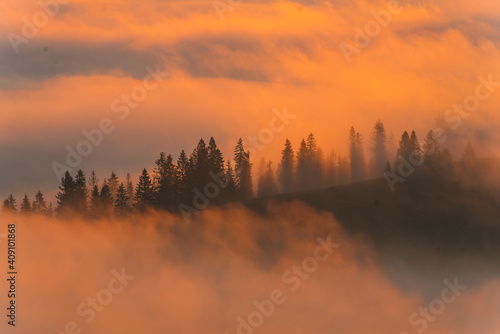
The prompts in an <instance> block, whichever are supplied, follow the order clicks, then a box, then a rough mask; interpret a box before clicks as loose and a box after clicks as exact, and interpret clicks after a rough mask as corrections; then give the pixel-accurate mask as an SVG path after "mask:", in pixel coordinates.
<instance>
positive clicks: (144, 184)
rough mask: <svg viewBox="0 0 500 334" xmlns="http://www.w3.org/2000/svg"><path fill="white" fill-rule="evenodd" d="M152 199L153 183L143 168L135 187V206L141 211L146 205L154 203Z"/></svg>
mask: <svg viewBox="0 0 500 334" xmlns="http://www.w3.org/2000/svg"><path fill="white" fill-rule="evenodd" d="M154 199H155V196H154V190H153V183H152V182H151V177H150V176H149V173H148V171H147V169H146V168H144V169H143V170H142V174H141V176H140V177H139V182H138V183H137V186H136V187H135V208H136V209H137V210H138V211H140V212H143V211H145V210H146V208H147V207H150V206H153V205H154Z"/></svg>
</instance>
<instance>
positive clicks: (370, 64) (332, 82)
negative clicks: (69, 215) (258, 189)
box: [0, 0, 500, 202]
mask: <svg viewBox="0 0 500 334" xmlns="http://www.w3.org/2000/svg"><path fill="white" fill-rule="evenodd" d="M40 3H43V4H45V10H44V9H43V8H42V5H41V4H40ZM40 3H39V2H38V1H23V0H5V1H2V2H1V3H0V13H1V14H0V17H1V20H0V35H1V36H2V39H1V40H0V113H1V122H0V196H2V197H5V196H6V195H8V194H9V193H14V194H15V195H16V197H18V202H19V201H20V197H21V196H22V195H24V194H25V193H27V194H29V195H30V196H31V197H33V196H34V193H35V192H36V191H37V190H38V189H41V190H42V191H44V192H45V193H47V194H52V193H53V192H54V191H55V190H56V188H57V185H58V183H59V182H58V174H57V173H56V172H55V169H54V165H57V166H59V167H60V168H59V170H60V169H61V168H64V167H61V166H66V167H68V168H71V169H72V170H76V169H79V168H81V169H83V170H84V171H85V172H86V173H87V174H89V173H90V171H92V170H95V171H96V172H97V174H98V177H100V178H101V179H102V178H103V177H109V174H110V173H111V171H115V172H116V173H117V174H118V175H119V176H120V177H122V178H123V177H124V175H125V173H127V172H130V173H131V174H132V175H133V176H135V175H137V174H138V173H139V172H140V170H141V169H142V168H144V167H147V168H148V169H150V168H152V167H153V165H154V160H155V159H156V158H157V156H158V155H159V153H160V152H161V151H164V152H167V153H171V154H173V156H174V158H177V156H178V154H179V152H180V150H182V149H185V150H186V151H187V152H191V151H192V149H193V148H194V147H195V145H196V143H197V142H198V140H199V139H200V138H204V139H205V140H206V141H208V139H209V138H210V137H211V136H213V137H214V138H215V140H216V142H217V143H218V145H219V146H220V147H221V149H222V151H223V153H224V154H225V156H226V157H228V156H230V155H231V152H232V148H233V146H234V145H235V143H236V141H237V140H238V138H240V137H241V138H243V139H244V140H245V142H246V143H247V147H249V148H254V152H255V154H254V157H253V159H254V162H258V160H259V159H260V158H261V157H265V158H266V159H272V160H273V161H274V162H275V164H274V166H276V164H277V161H278V159H279V153H280V150H281V149H282V145H283V143H284V141H285V139H286V138H289V139H290V140H291V141H292V144H293V145H294V146H295V147H298V144H299V142H300V140H301V139H302V138H304V137H306V136H307V135H308V133H310V132H313V133H314V134H315V136H316V138H317V139H318V143H319V145H320V146H321V147H322V148H323V150H324V151H326V152H328V151H330V150H331V149H334V150H335V151H336V152H338V153H339V154H342V155H346V154H347V136H348V131H349V129H350V127H351V126H354V127H355V128H356V130H357V131H359V132H361V133H362V134H363V136H364V138H365V149H367V148H368V145H369V138H370V133H371V129H372V127H373V125H374V123H375V122H376V121H377V120H378V119H381V120H382V121H383V122H384V124H385V125H386V128H387V129H388V130H392V131H393V133H394V137H395V138H396V139H397V138H398V137H399V136H400V135H401V133H402V132H403V131H405V130H410V131H411V130H415V131H416V132H417V135H418V136H419V138H423V137H424V136H425V134H426V133H427V131H428V130H429V129H431V128H436V127H442V128H445V127H446V126H447V127H448V128H449V126H450V125H456V128H454V129H453V130H450V131H449V132H448V134H449V138H448V140H447V142H446V143H445V145H447V146H448V147H449V148H450V149H451V151H452V153H453V154H454V155H455V157H456V158H458V157H459V156H460V154H461V151H462V150H463V146H464V145H465V142H466V141H467V140H470V141H471V143H472V144H473V146H474V148H475V149H476V151H477V153H478V155H479V156H495V155H498V153H499V151H500V145H499V144H500V138H499V135H498V131H497V129H498V127H499V125H500V116H499V114H498V109H499V108H498V106H499V103H500V83H499V84H497V85H496V86H495V84H490V85H489V89H490V90H488V88H487V87H484V85H483V87H482V88H481V89H480V92H481V94H482V95H481V96H485V94H487V93H488V94H487V95H488V97H487V98H484V99H481V100H480V103H479V105H478V106H475V108H474V111H473V112H471V113H470V115H469V116H468V117H465V116H461V115H459V114H458V113H456V112H454V111H453V110H452V111H451V112H449V113H448V114H447V119H444V118H443V115H445V114H446V111H447V110H448V109H450V108H452V109H453V106H454V105H455V104H463V103H464V101H469V102H470V101H474V99H470V98H469V97H471V96H476V95H477V94H478V93H477V87H478V85H480V84H482V83H484V81H485V80H486V81H490V83H491V82H493V83H494V82H500V62H499V59H500V57H499V56H500V52H499V48H500V2H498V1H497V0H478V1H474V2H470V1H465V0H439V1H438V0H435V1H433V0H418V1H413V0H410V1H405V2H403V3H401V4H391V2H383V1H347V0H338V1H328V0H324V1H311V0H304V1H295V2H294V1H249V0H242V1H226V0H220V1H216V2H212V1H210V0H204V1H200V0H192V1H170V0H163V1H160V0H143V1H140V2H138V1H131V0H115V1H105V2H96V1H90V0H61V1H59V2H55V0H46V1H44V0H42V1H41V2H40ZM387 13H390V17H389V16H387ZM346 50H348V51H346ZM353 50H355V51H353ZM152 73H153V74H152ZM146 76H147V77H146ZM145 77H146V80H144V79H145ZM155 78H156V79H155ZM480 78H482V79H480ZM488 78H489V79H488ZM126 99H128V102H127V100H126ZM278 114H279V115H288V116H286V117H284V116H282V117H281V118H280V117H278V116H277V115H278ZM462 115H463V114H462ZM452 117H454V118H452ZM457 118H460V121H461V124H460V125H458V120H457ZM450 120H453V122H452V121H450ZM94 129H100V130H99V131H97V130H94ZM103 129H104V130H105V131H104V132H103V131H102V130H103ZM272 129H274V130H272ZM85 131H87V133H91V134H92V133H93V134H94V137H93V140H94V143H96V144H92V143H91V145H90V147H88V146H85V144H84V143H83V141H85V140H87V138H86V136H85V134H84V133H83V132H85ZM96 133H97V134H96ZM99 133H101V134H99ZM259 135H260V136H261V137H259ZM251 137H257V138H258V141H257V144H250V143H251V142H252V140H251ZM78 145H80V149H81V150H82V152H86V153H88V154H87V155H86V156H82V157H81V159H75V158H74V157H73V158H72V159H73V160H71V159H69V161H70V163H71V164H72V165H73V166H70V164H69V163H68V162H67V161H66V159H67V154H68V148H69V150H77V149H78ZM77 153H78V152H77ZM80 160H81V161H80ZM49 200H51V199H50V198H49Z"/></svg>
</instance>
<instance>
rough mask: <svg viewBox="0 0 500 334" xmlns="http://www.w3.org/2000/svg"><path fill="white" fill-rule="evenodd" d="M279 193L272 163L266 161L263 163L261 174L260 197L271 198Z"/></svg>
mask: <svg viewBox="0 0 500 334" xmlns="http://www.w3.org/2000/svg"><path fill="white" fill-rule="evenodd" d="M276 192H277V186H276V180H275V178H274V172H273V169H272V162H271V161H269V162H267V163H266V161H265V160H264V159H262V161H261V172H260V176H259V191H258V196H259V197H263V196H270V195H274V194H276Z"/></svg>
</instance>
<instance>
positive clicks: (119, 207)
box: [115, 182, 130, 217]
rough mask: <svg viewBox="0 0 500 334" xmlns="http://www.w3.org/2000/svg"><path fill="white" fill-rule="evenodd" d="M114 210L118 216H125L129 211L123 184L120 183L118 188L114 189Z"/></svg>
mask: <svg viewBox="0 0 500 334" xmlns="http://www.w3.org/2000/svg"><path fill="white" fill-rule="evenodd" d="M115 212H116V215H117V216H119V217H125V216H127V215H128V213H129V212H130V206H129V205H128V196H127V190H126V189H125V185H124V184H123V182H122V183H120V186H119V187H118V190H117V191H116V199H115Z"/></svg>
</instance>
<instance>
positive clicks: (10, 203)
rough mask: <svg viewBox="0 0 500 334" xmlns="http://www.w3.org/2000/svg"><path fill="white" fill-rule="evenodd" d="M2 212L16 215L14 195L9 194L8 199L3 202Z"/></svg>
mask: <svg viewBox="0 0 500 334" xmlns="http://www.w3.org/2000/svg"><path fill="white" fill-rule="evenodd" d="M2 212H4V213H5V212H8V213H17V204H16V199H15V198H14V195H12V194H10V195H9V197H7V198H6V199H5V200H4V201H3V206H2Z"/></svg>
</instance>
